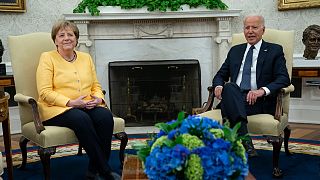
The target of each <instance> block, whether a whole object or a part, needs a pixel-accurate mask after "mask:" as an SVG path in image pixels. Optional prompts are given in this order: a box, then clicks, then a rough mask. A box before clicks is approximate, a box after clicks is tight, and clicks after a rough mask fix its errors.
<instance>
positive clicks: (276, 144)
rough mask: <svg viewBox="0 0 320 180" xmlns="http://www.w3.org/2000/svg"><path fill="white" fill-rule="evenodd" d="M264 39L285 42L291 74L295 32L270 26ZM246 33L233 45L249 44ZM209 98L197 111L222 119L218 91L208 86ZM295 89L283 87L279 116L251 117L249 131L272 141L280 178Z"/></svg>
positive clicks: (284, 46) (278, 106)
mask: <svg viewBox="0 0 320 180" xmlns="http://www.w3.org/2000/svg"><path fill="white" fill-rule="evenodd" d="M263 39H264V40H265V41H268V42H273V43H277V44H280V45H282V47H283V50H284V54H285V58H286V66H287V69H288V72H289V76H290V77H291V71H292V60H293V44H294V32H293V31H280V30H275V29H266V31H265V33H264V35H263ZM245 42H246V40H245V37H244V35H243V33H240V34H234V35H233V36H232V45H236V44H240V43H245ZM208 91H209V97H208V100H207V102H206V103H205V104H204V106H203V107H202V108H195V109H194V113H195V114H200V116H204V117H209V118H211V119H215V120H218V121H220V122H222V117H221V111H220V109H215V108H213V106H214V104H217V103H214V90H213V87H208ZM292 91H294V86H293V85H290V86H288V87H286V88H283V89H281V91H280V92H279V94H278V97H277V105H276V113H275V116H272V115H270V114H257V115H252V116H248V131H249V134H258V135H263V136H264V137H265V138H266V139H267V142H268V143H271V144H272V146H273V172H272V174H273V176H275V177H279V176H281V175H282V172H281V170H280V169H279V154H280V149H281V146H282V142H283V141H284V149H285V152H286V154H287V155H289V154H290V152H289V149H288V140H289V137H290V133H291V130H290V128H289V124H288V116H289V100H290V92H292Z"/></svg>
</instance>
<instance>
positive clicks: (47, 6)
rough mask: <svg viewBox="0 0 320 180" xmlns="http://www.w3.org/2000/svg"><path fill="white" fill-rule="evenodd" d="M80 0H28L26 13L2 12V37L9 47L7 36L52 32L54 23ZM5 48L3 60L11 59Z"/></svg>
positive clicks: (0, 22)
mask: <svg viewBox="0 0 320 180" xmlns="http://www.w3.org/2000/svg"><path fill="white" fill-rule="evenodd" d="M78 2H80V0H72V1H70V0H26V9H27V12H25V13H6V12H0V39H1V40H2V43H3V45H4V47H5V49H7V36H9V35H20V34H25V33H30V32H36V31H41V32H50V31H51V27H52V24H53V23H54V22H55V21H57V20H58V19H61V18H63V14H64V13H72V10H73V9H74V7H76V5H77V4H78ZM8 54H9V52H8V50H5V52H4V56H3V61H4V62H6V61H10V58H9V55H8Z"/></svg>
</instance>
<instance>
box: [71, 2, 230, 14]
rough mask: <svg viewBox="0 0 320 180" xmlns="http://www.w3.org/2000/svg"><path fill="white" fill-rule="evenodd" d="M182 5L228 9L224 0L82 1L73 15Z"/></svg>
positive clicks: (172, 7) (174, 7) (171, 7)
mask: <svg viewBox="0 0 320 180" xmlns="http://www.w3.org/2000/svg"><path fill="white" fill-rule="evenodd" d="M182 5H189V6H190V8H197V7H200V6H204V7H206V8H207V9H221V10H225V9H228V6H227V5H226V4H225V3H223V2H222V0H82V1H81V2H80V3H79V4H78V5H77V7H76V8H75V9H74V10H73V13H84V12H86V8H87V9H88V10H89V12H90V13H91V15H99V13H100V11H99V10H98V6H120V7H121V9H139V8H142V7H147V9H148V11H157V10H159V11H161V12H165V11H167V10H170V11H178V10H179V9H182V7H181V6H182Z"/></svg>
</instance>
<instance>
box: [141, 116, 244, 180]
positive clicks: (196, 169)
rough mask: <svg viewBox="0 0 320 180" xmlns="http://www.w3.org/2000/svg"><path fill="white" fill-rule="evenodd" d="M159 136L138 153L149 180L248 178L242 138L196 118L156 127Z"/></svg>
mask: <svg viewBox="0 0 320 180" xmlns="http://www.w3.org/2000/svg"><path fill="white" fill-rule="evenodd" d="M156 126H157V127H158V128H159V129H160V132H159V133H158V134H157V135H155V136H154V137H153V138H151V140H150V141H148V142H146V144H145V145H144V146H143V147H140V149H139V150H138V157H139V158H140V159H141V160H142V162H143V164H144V172H145V173H146V175H147V176H148V178H149V179H151V180H152V179H189V180H197V179H244V177H245V176H247V175H248V171H249V170H248V169H249V168H248V162H247V154H246V152H245V149H244V147H243V145H242V143H241V142H242V140H243V137H238V136H237V130H238V129H239V127H240V124H237V125H236V126H235V127H234V128H233V129H231V128H229V127H228V125H224V126H223V125H220V124H219V123H218V122H217V121H215V120H212V119H209V118H205V117H200V116H197V115H192V116H188V117H187V118H184V113H179V115H178V118H177V119H176V120H172V121H170V122H167V123H158V124H156Z"/></svg>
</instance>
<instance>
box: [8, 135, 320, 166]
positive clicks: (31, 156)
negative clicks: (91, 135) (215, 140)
mask: <svg viewBox="0 0 320 180" xmlns="http://www.w3.org/2000/svg"><path fill="white" fill-rule="evenodd" d="M130 136H131V137H134V136H137V137H134V138H130ZM130 136H129V141H128V145H127V147H126V149H132V146H133V145H134V144H137V143H143V142H145V141H146V140H147V139H148V137H149V136H148V135H130ZM253 143H254V146H255V148H256V149H261V150H272V146H271V145H270V144H268V143H267V141H266V140H265V139H263V138H262V137H253ZM119 146H120V141H118V140H113V142H112V150H118V149H119ZM281 150H282V151H284V148H282V149H281ZM289 150H290V152H292V153H302V154H309V155H316V156H320V142H319V141H311V140H301V139H290V141H289ZM77 152H78V145H77V144H72V145H68V146H61V147H58V148H57V152H56V153H55V154H54V155H53V156H52V158H56V157H63V156H71V155H75V154H77ZM83 153H85V151H83ZM12 158H13V165H14V166H17V165H20V164H21V154H20V150H19V149H17V150H13V157H12ZM4 160H5V158H4ZM39 160H40V158H39V155H38V153H37V148H36V147H30V148H29V149H28V159H27V162H28V163H30V162H35V161H39ZM4 165H6V163H4Z"/></svg>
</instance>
